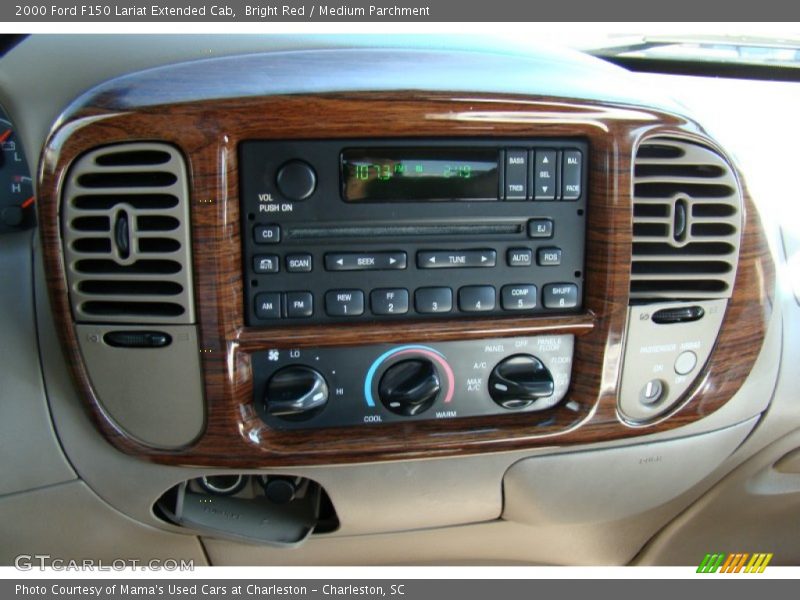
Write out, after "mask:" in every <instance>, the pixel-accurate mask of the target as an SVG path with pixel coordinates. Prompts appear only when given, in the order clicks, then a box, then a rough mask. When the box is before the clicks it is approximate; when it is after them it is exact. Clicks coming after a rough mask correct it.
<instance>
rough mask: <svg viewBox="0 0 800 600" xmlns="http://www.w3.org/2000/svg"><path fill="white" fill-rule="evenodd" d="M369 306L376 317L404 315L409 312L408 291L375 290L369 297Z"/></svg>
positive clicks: (398, 289)
mask: <svg viewBox="0 0 800 600" xmlns="http://www.w3.org/2000/svg"><path fill="white" fill-rule="evenodd" d="M369 304H370V307H371V308H372V312H373V314H376V315H404V314H405V313H407V312H408V290H405V289H403V288H392V289H384V290H373V291H372V292H371V293H370V295H369Z"/></svg>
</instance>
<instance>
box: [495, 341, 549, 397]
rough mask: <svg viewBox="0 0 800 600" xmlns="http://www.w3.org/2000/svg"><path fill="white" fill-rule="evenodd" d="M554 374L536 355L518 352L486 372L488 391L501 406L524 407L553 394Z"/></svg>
mask: <svg viewBox="0 0 800 600" xmlns="http://www.w3.org/2000/svg"><path fill="white" fill-rule="evenodd" d="M554 391H555V384H554V383H553V376H552V375H551V374H550V371H549V370H548V369H547V367H545V366H544V364H542V361H540V360H539V359H538V358H536V357H535V356H531V355H530V354H517V355H515V356H510V357H508V358H506V359H505V360H502V361H500V362H499V363H498V364H497V366H495V368H494V369H493V370H492V373H491V375H489V395H490V396H491V397H492V400H494V401H495V402H496V403H497V404H499V405H500V406H502V407H503V408H508V409H519V408H526V407H528V406H530V405H531V404H533V403H534V402H535V401H536V400H538V399H539V398H546V397H548V396H552V395H553V392H554Z"/></svg>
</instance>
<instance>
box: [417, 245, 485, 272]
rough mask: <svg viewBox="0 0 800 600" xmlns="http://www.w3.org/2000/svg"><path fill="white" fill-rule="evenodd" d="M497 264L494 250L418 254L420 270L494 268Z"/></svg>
mask: <svg viewBox="0 0 800 600" xmlns="http://www.w3.org/2000/svg"><path fill="white" fill-rule="evenodd" d="M495 264H497V252H496V251H494V250H488V249H487V250H423V251H420V252H417V267H419V268H420V269H459V268H467V267H493V266H495Z"/></svg>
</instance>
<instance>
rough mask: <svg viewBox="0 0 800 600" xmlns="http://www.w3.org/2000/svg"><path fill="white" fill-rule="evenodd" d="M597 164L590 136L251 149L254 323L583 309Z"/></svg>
mask: <svg viewBox="0 0 800 600" xmlns="http://www.w3.org/2000/svg"><path fill="white" fill-rule="evenodd" d="M587 162H588V146H587V144H586V142H585V141H584V140H580V139H502V140H497V139H492V140H485V139H483V140H385V141H384V140H380V141H378V140H324V141H308V140H301V141H248V142H244V143H242V144H241V146H240V148H239V164H240V178H241V180H240V183H241V202H242V204H241V206H242V232H243V235H242V239H243V257H244V274H245V276H244V280H245V290H246V294H245V299H246V307H245V315H246V322H247V324H248V325H250V326H267V325H277V324H281V323H286V322H287V321H299V322H311V323H328V322H346V321H364V320H378V319H408V318H431V317H440V318H441V317H458V316H481V315H484V316H487V315H488V316H498V315H530V314H542V313H545V314H549V313H553V314H555V313H560V312H576V311H579V310H580V309H581V307H582V298H583V264H584V241H585V240H584V238H585V229H586V204H587V202H586V195H587V171H588V168H587Z"/></svg>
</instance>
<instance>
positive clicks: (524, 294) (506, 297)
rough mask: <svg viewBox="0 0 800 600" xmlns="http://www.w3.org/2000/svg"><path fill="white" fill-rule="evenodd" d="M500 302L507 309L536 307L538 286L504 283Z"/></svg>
mask: <svg viewBox="0 0 800 600" xmlns="http://www.w3.org/2000/svg"><path fill="white" fill-rule="evenodd" d="M500 303H501V305H502V307H503V308H504V309H505V310H530V309H532V308H536V286H535V285H504V286H503V288H502V289H501V290H500Z"/></svg>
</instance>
